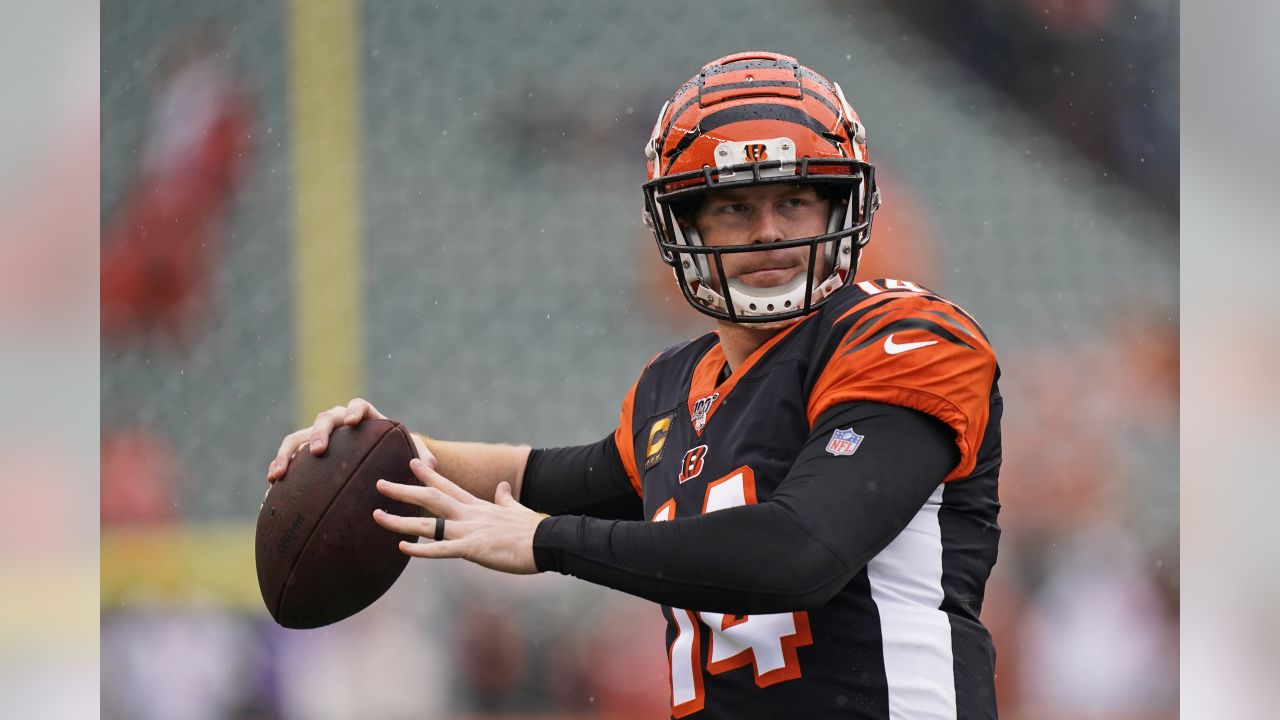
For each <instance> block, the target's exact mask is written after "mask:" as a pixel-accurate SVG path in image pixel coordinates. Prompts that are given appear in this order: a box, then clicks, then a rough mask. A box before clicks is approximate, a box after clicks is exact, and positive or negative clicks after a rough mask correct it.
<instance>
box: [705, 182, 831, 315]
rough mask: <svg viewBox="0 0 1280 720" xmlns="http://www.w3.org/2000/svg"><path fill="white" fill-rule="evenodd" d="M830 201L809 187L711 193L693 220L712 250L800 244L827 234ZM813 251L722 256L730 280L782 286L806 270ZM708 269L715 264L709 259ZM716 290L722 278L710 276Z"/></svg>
mask: <svg viewBox="0 0 1280 720" xmlns="http://www.w3.org/2000/svg"><path fill="white" fill-rule="evenodd" d="M830 214H831V201H830V200H827V199H825V198H823V197H822V196H820V195H818V193H817V192H816V191H815V190H814V189H813V186H811V185H792V184H777V185H758V186H754V187H743V188H732V189H728V190H713V191H711V192H709V193H707V197H706V200H705V201H704V202H703V203H702V206H701V207H700V208H698V211H697V213H695V214H694V216H693V224H694V226H695V227H697V229H698V232H699V234H701V236H702V243H703V244H704V245H706V246H708V247H724V246H726V245H756V244H769V243H775V242H781V241H784V240H797V239H799V238H805V237H813V236H814V235H821V234H823V233H825V232H826V231H827V220H828V218H829V217H830ZM809 252H810V250H809V248H808V247H793V248H786V249H782V250H773V251H764V250H761V251H759V252H743V253H724V254H723V255H721V258H722V259H723V261H724V272H725V275H726V276H728V278H729V279H731V280H734V279H736V280H737V281H738V282H740V283H742V284H744V285H748V286H750V287H758V288H769V287H776V286H779V285H783V284H785V283H786V282H788V281H790V280H791V279H793V278H794V277H796V275H799V274H802V273H804V272H806V271H807V270H808V266H809ZM819 253H820V254H819V256H818V257H817V259H816V260H815V267H818V268H821V267H823V262H824V260H825V258H824V255H825V254H826V253H825V252H824V250H823V249H821V248H820V249H819ZM708 263H712V264H713V263H714V261H713V260H711V259H710V258H708ZM710 280H711V283H712V286H713V287H714V288H715V289H716V290H717V291H720V288H719V287H718V286H719V275H718V274H717V273H715V272H712V273H711V278H710Z"/></svg>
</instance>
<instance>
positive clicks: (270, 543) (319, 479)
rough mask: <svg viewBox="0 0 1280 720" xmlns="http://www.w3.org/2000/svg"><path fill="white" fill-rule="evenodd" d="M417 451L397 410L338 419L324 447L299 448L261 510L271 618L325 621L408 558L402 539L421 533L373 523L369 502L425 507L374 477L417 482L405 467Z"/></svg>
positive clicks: (261, 578)
mask: <svg viewBox="0 0 1280 720" xmlns="http://www.w3.org/2000/svg"><path fill="white" fill-rule="evenodd" d="M415 457H417V451H416V450H415V448H414V445H413V440H412V438H411V437H410V435H409V431H408V429H406V428H405V426H404V425H402V424H400V423H399V422H396V421H394V420H365V421H364V422H361V423H360V424H358V425H355V426H343V427H339V428H337V429H336V430H334V431H333V434H332V435H331V436H330V438H329V447H328V449H327V450H326V451H325V453H324V454H323V455H320V456H319V457H316V456H314V455H312V454H311V453H310V452H308V451H307V450H306V449H303V450H302V451H301V452H299V453H298V455H297V456H296V457H295V458H294V459H293V462H291V463H290V464H289V470H288V472H287V473H286V474H285V476H284V477H283V478H281V479H280V480H278V481H277V482H276V483H275V484H274V485H272V486H271V489H270V490H269V491H268V493H267V496H266V498H265V499H264V500H263V503H262V509H261V510H260V511H259V513H258V527H257V533H256V537H255V560H256V563H257V566H258V587H259V589H260V590H261V591H262V599H263V601H264V602H265V603H266V605H267V610H269V611H270V612H271V617H273V618H275V620H276V622H278V623H280V624H281V625H283V626H284V627H287V628H315V627H320V626H322V625H328V624H330V623H334V622H337V621H339V620H342V619H343V618H347V617H350V616H352V615H354V614H355V613H357V612H359V611H361V610H363V609H364V608H366V607H368V606H369V605H370V604H372V603H373V602H374V601H375V600H377V599H378V598H379V597H381V596H382V594H383V593H385V592H386V591H387V590H388V589H389V588H390V587H391V585H392V584H394V583H395V581H396V578H398V577H400V573H401V572H403V571H404V568H405V565H407V564H408V562H409V557H408V556H407V555H405V554H404V553H402V552H400V549H399V547H398V543H399V541H400V540H409V541H411V542H412V541H414V540H417V538H416V537H413V536H406V535H400V534H397V533H394V532H391V531H390V530H387V529H385V528H383V527H381V526H379V525H378V524H377V523H375V522H374V521H373V510H374V508H382V509H383V510H385V511H387V512H389V513H393V514H395V515H407V516H412V515H420V514H421V513H422V511H421V509H420V508H418V507H416V506H414V505H409V504H406V503H401V502H399V501H396V500H392V499H390V498H388V497H386V496H385V495H382V494H381V493H379V492H378V490H377V488H376V483H377V481H378V480H379V479H380V478H381V479H385V480H388V481H390V482H399V483H405V484H411V485H417V484H418V480H417V478H415V477H414V476H413V473H412V472H410V470H409V461H410V460H412V459H413V458H415Z"/></svg>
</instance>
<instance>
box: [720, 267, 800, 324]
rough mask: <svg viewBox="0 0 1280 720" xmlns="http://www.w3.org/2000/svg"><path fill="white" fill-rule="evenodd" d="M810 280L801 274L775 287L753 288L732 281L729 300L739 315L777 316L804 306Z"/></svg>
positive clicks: (730, 282)
mask: <svg viewBox="0 0 1280 720" xmlns="http://www.w3.org/2000/svg"><path fill="white" fill-rule="evenodd" d="M808 280H809V278H808V277H807V276H806V275H805V273H799V274H798V275H796V276H795V277H793V278H791V279H790V280H788V281H787V282H786V283H784V284H782V285H778V286H775V287H752V286H750V285H746V284H743V283H742V282H740V281H738V280H730V281H729V298H730V299H731V300H732V301H733V309H734V311H735V312H736V313H737V314H738V315H742V316H747V317H750V316H756V315H776V314H778V313H783V312H788V311H791V310H795V309H796V308H798V307H800V306H801V305H803V304H804V289H805V285H806V284H807V282H808ZM815 297H816V296H815Z"/></svg>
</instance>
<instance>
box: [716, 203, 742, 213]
mask: <svg viewBox="0 0 1280 720" xmlns="http://www.w3.org/2000/svg"><path fill="white" fill-rule="evenodd" d="M747 211H748V208H747V205H746V203H729V204H728V205H725V206H724V207H722V208H720V212H723V213H732V214H737V213H744V212H747Z"/></svg>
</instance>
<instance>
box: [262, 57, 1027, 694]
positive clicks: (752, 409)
mask: <svg viewBox="0 0 1280 720" xmlns="http://www.w3.org/2000/svg"><path fill="white" fill-rule="evenodd" d="M644 152H645V157H646V160H647V165H648V178H649V181H648V182H647V183H645V185H644V188H643V190H644V214H645V221H646V223H647V225H648V226H649V227H650V229H652V231H653V235H654V238H655V240H656V245H657V250H658V254H659V256H660V258H661V260H662V262H664V263H666V264H667V265H669V266H671V268H672V269H673V271H674V275H675V280H676V282H677V283H678V284H679V286H680V289H681V291H682V293H683V295H684V297H685V299H686V300H688V302H689V304H691V305H692V306H693V307H694V308H695V309H697V310H698V311H699V312H702V313H704V314H706V315H709V316H711V317H712V318H714V319H715V330H714V331H713V332H710V333H708V334H706V335H704V336H702V337H699V338H697V339H695V340H691V341H689V342H686V343H683V344H680V345H677V346H675V347H671V348H668V349H666V350H663V351H662V352H660V353H658V354H657V355H656V356H654V357H653V358H652V359H651V360H649V362H648V364H647V365H645V367H644V368H643V370H641V372H640V376H639V378H638V379H637V380H636V382H635V384H634V385H633V386H632V387H631V388H630V390H629V391H628V392H627V393H626V395H625V399H624V400H623V401H622V411H621V414H620V416H619V419H618V425H617V427H616V428H615V429H613V430H612V432H609V433H608V434H607V435H606V436H605V437H604V438H603V439H601V440H600V441H599V442H597V443H595V444H592V445H587V446H581V447H564V448H549V449H531V448H528V447H514V446H505V445H486V444H479V443H460V442H448V441H443V440H438V439H435V438H431V437H427V436H422V435H415V437H416V438H417V441H418V443H419V448H418V449H419V455H420V456H421V459H420V460H415V461H414V462H413V464H412V466H411V467H412V471H413V472H414V474H415V476H416V477H417V478H418V479H419V480H421V482H422V487H410V486H404V485H397V484H391V483H385V482H382V483H380V484H379V485H380V489H381V490H382V492H383V493H385V494H386V495H388V496H391V497H394V498H396V499H399V500H404V501H408V502H410V503H413V504H415V505H418V506H421V507H422V508H425V509H426V510H427V511H428V513H430V514H431V515H432V516H434V517H412V518H410V517H398V516H393V515H387V514H384V513H381V512H378V513H375V516H374V518H373V519H374V520H375V521H376V522H378V523H379V524H381V525H383V526H384V527H387V528H389V529H392V530H395V531H397V532H401V533H405V534H409V535H415V536H419V537H420V538H423V539H422V540H420V541H419V542H416V543H408V542H406V543H402V545H401V549H402V551H403V552H405V553H406V554H409V555H411V556H414V557H424V558H446V557H454V558H465V559H467V560H470V561H472V562H474V563H478V564H480V565H483V566H485V567H489V568H493V569H495V570H501V571H504V572H510V573H535V572H559V573H564V574H568V575H573V576H575V577H579V578H582V579H584V580H587V581H590V582H593V583H598V584H600V585H605V586H608V587H611V588H616V589H618V590H621V591H623V592H627V593H631V594H633V595H637V596H640V597H643V598H647V599H649V600H652V601H654V602H657V603H660V604H661V605H662V606H663V609H662V612H663V614H664V615H665V617H666V619H667V627H668V629H667V646H668V656H669V658H670V663H671V668H670V672H671V675H670V680H671V684H670V693H671V696H670V700H671V714H672V716H673V717H677V718H682V717H692V718H743V717H804V718H826V717H842V718H994V717H995V716H996V707H995V689H994V663H995V651H994V648H993V647H992V643H991V638H990V635H989V634H988V632H987V630H986V629H985V628H984V627H983V625H982V623H981V622H980V620H979V613H980V611H981V608H982V600H983V593H984V590H985V586H986V582H987V577H988V575H989V574H990V572H991V568H992V566H993V565H994V564H995V561H996V550H997V544H998V540H999V536H1000V530H999V527H998V526H997V524H996V516H997V513H998V511H999V501H998V494H997V475H998V472H999V468H1000V416H1001V409H1002V402H1001V398H1000V393H999V391H998V389H997V379H998V377H999V368H998V366H997V364H996V358H995V354H994V352H993V350H992V348H991V346H990V344H989V343H988V341H987V338H986V336H985V335H984V333H983V331H982V329H981V328H980V327H979V326H978V324H977V322H975V321H974V319H973V318H972V317H970V316H969V314H968V313H966V312H965V311H964V310H962V309H961V308H959V307H958V306H956V305H955V304H953V303H951V302H949V301H948V300H946V299H945V298H942V297H940V296H938V295H937V294H935V293H933V292H931V291H930V290H928V289H926V288H924V287H921V286H919V285H917V284H915V283H912V282H910V281H908V280H894V279H855V273H856V271H857V269H858V261H859V259H860V257H861V254H862V251H863V248H864V246H866V245H867V242H868V240H869V239H870V234H871V226H872V219H873V217H874V216H875V213H876V210H877V208H878V207H879V205H880V192H879V190H878V189H877V186H876V179H875V168H874V166H873V165H872V164H871V161H870V158H869V156H868V154H867V136H866V129H865V128H864V127H863V125H862V123H861V121H860V120H859V118H858V115H857V114H856V113H855V112H854V110H853V108H852V107H850V105H849V102H848V100H847V99H846V98H845V95H844V92H843V91H842V90H841V88H840V86H839V85H837V84H836V83H834V82H831V81H829V80H827V79H826V78H824V77H823V76H821V75H819V74H818V73H816V72H814V71H813V70H811V69H809V68H807V67H805V66H803V65H800V64H799V63H797V62H796V60H795V59H794V58H791V57H788V56H785V55H779V54H776V53H769V52H747V53H740V54H736V55H730V56H728V57H724V58H720V59H719V60H715V61H713V62H711V63H709V64H708V65H706V66H705V67H703V68H702V70H701V71H700V72H699V73H698V74H697V75H695V76H694V77H693V78H692V79H690V80H689V81H688V82H687V83H685V84H684V85H683V86H681V87H680V88H679V89H678V90H677V91H676V93H675V95H674V96H672V98H671V99H670V100H669V101H668V102H667V103H666V104H665V105H664V106H663V107H662V110H661V111H660V112H659V114H658V120H657V122H656V123H655V125H654V128H653V133H652V136H651V137H650V139H649V141H648V142H647V143H646V144H645V147H644ZM368 417H382V415H381V414H379V413H378V411H377V410H376V409H375V408H374V407H373V406H372V405H370V404H369V403H368V402H366V401H364V400H361V399H356V400H352V401H351V402H350V403H349V404H347V405H340V406H337V407H334V408H333V409H331V410H328V411H326V412H323V413H321V414H320V415H319V416H317V418H316V420H315V423H314V425H312V426H311V427H309V428H304V429H302V430H299V431H297V432H295V433H293V434H291V435H289V436H288V437H286V438H285V439H284V442H283V443H282V444H281V446H280V450H279V454H278V455H277V457H276V458H275V460H273V461H272V463H271V467H270V469H269V471H268V476H267V479H268V481H272V482H274V481H275V480H276V479H278V478H280V477H282V476H283V474H284V471H285V469H286V467H287V466H288V463H289V460H290V458H291V457H292V456H293V455H294V453H296V452H298V451H299V450H300V449H301V448H302V447H303V446H304V445H308V450H309V452H312V453H315V454H321V453H323V452H324V451H325V446H326V441H327V438H328V436H329V434H330V432H331V431H332V430H333V428H334V427H336V426H338V425H340V424H344V423H345V424H348V425H350V424H355V423H359V422H360V421H361V420H363V419H364V418H368Z"/></svg>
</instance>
